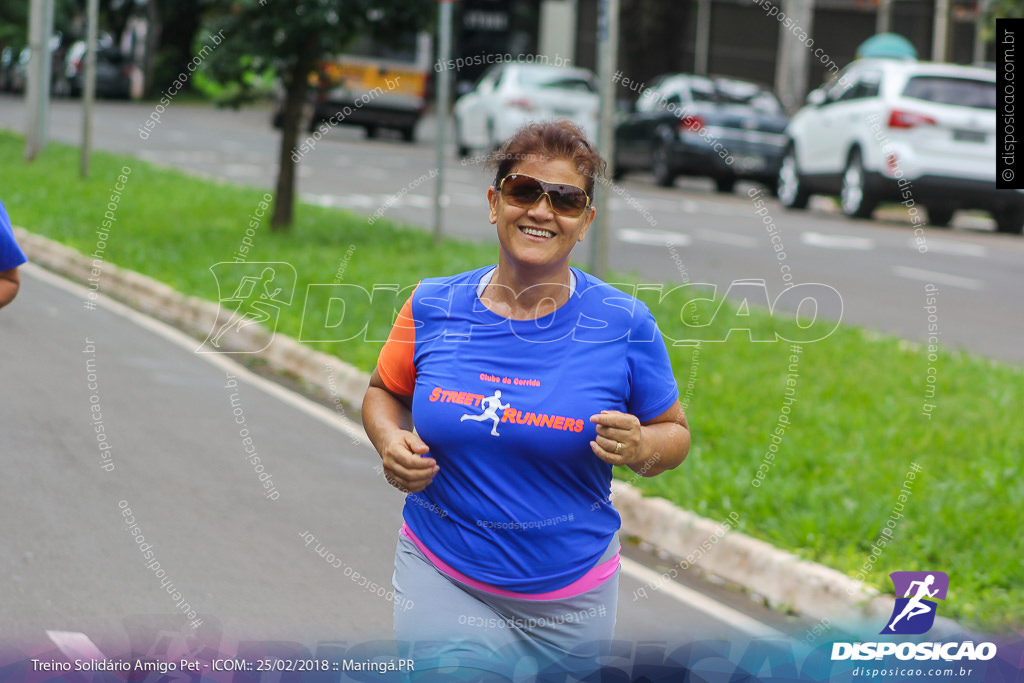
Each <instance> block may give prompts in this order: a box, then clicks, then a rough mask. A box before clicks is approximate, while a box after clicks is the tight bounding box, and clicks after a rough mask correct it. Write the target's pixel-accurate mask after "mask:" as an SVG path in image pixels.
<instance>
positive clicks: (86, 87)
mask: <svg viewBox="0 0 1024 683" xmlns="http://www.w3.org/2000/svg"><path fill="white" fill-rule="evenodd" d="M99 5H100V3H99V0H89V7H88V10H87V12H86V22H87V24H86V29H85V41H86V48H85V83H84V84H83V87H82V177H83V178H88V177H89V154H90V152H92V109H93V104H94V103H95V101H96V24H97V22H98V21H99Z"/></svg>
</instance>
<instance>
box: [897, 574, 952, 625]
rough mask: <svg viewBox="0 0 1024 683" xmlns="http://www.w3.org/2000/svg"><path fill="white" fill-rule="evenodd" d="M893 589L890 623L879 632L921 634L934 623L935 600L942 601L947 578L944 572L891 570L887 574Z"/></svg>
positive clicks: (944, 597) (936, 606)
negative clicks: (894, 601) (893, 600)
mask: <svg viewBox="0 0 1024 683" xmlns="http://www.w3.org/2000/svg"><path fill="white" fill-rule="evenodd" d="M889 576H890V578H892V585H893V587H894V588H895V589H896V595H897V596H902V597H897V598H896V604H895V605H894V606H893V608H892V616H891V617H889V623H888V624H887V625H886V627H885V628H884V629H882V631H881V633H882V634H886V635H890V634H894V633H896V634H900V635H920V634H922V633H926V632H927V631H928V629H930V628H931V627H932V624H934V623H935V612H936V609H937V608H938V603H936V602H935V600H945V599H946V591H947V590H949V577H948V576H946V574H945V572H893V573H892V574H890V575H889Z"/></svg>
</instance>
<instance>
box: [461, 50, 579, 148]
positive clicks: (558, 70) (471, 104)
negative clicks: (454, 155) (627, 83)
mask: <svg viewBox="0 0 1024 683" xmlns="http://www.w3.org/2000/svg"><path fill="white" fill-rule="evenodd" d="M453 112H454V114H455V145H456V148H457V149H458V153H459V157H460V158H461V157H466V156H469V152H470V150H471V149H484V150H487V151H488V152H489V151H492V150H496V149H498V148H499V147H500V146H501V144H502V143H503V142H504V141H505V140H507V139H508V138H509V137H511V136H512V134H513V133H514V132H515V131H516V129H518V128H519V127H521V126H523V125H524V124H527V123H530V122H531V121H541V120H547V119H569V120H571V121H574V122H575V123H577V124H579V125H580V126H581V127H582V128H583V131H584V132H585V133H586V134H587V137H588V138H589V139H591V140H596V136H597V112H598V95H597V82H596V81H595V79H594V74H593V73H591V72H590V71H588V70H587V69H576V68H568V67H561V66H550V65H544V64H529V63H524V62H505V63H501V64H495V65H494V66H493V67H491V68H490V69H488V70H487V71H486V72H485V73H484V74H483V76H481V77H480V80H479V81H477V84H476V87H475V88H474V89H473V90H471V91H470V92H468V93H466V94H465V95H463V96H462V97H460V98H459V100H458V101H457V102H456V103H455V107H454V109H453Z"/></svg>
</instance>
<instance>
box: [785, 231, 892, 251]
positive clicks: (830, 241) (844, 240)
mask: <svg viewBox="0 0 1024 683" xmlns="http://www.w3.org/2000/svg"><path fill="white" fill-rule="evenodd" d="M800 241H801V242H803V243H804V244H806V245H808V246H811V247H821V248H822V249H858V250H861V251H866V250H868V249H874V248H875V241H874V240H873V239H871V238H870V237H855V236H853V235H825V234H823V233H820V232H802V233H800Z"/></svg>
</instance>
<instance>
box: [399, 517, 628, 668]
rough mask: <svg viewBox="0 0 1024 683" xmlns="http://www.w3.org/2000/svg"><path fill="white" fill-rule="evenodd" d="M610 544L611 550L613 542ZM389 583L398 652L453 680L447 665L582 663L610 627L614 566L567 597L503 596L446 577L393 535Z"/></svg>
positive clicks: (616, 590)
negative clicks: (584, 589) (610, 573)
mask: <svg viewBox="0 0 1024 683" xmlns="http://www.w3.org/2000/svg"><path fill="white" fill-rule="evenodd" d="M613 546H614V549H615V551H617V550H618V539H616V540H615V542H614V543H613ZM611 556H614V554H613V555H611ZM392 583H393V584H394V587H395V640H396V641H398V645H399V648H400V652H401V653H402V656H404V657H409V658H411V659H413V660H414V661H415V665H414V669H413V671H414V672H424V671H426V670H437V669H444V670H446V671H448V672H449V673H448V674H447V675H448V676H449V677H450V680H457V679H458V676H457V675H456V674H455V672H454V670H453V669H464V668H468V669H474V670H479V669H482V670H484V671H491V672H495V673H500V674H501V675H502V676H503V677H505V678H509V679H513V678H519V677H520V676H521V675H527V674H529V673H531V672H536V671H537V670H543V669H545V668H547V667H550V666H552V665H557V666H558V667H560V668H561V667H565V668H568V669H569V670H578V669H580V668H585V667H586V665H587V662H589V661H592V659H593V657H594V656H595V655H596V654H597V646H598V641H602V640H603V641H608V640H611V639H612V636H613V633H614V631H615V610H616V606H617V603H618V595H619V572H618V570H616V572H615V575H614V576H613V577H612V578H611V579H609V580H608V581H605V582H604V583H603V584H601V585H600V586H598V587H596V588H594V589H592V590H589V591H587V592H586V593H582V594H580V595H576V596H573V597H571V598H564V599H560V600H523V599H521V598H509V597H504V596H499V595H492V594H490V593H487V592H484V591H481V590H479V589H477V588H473V587H471V586H467V585H466V584H464V583H461V582H459V581H456V580H455V579H452V578H449V577H448V576H446V575H445V574H443V573H441V572H440V571H438V570H437V568H436V567H434V565H433V564H431V562H430V560H428V559H427V558H426V556H424V555H423V553H422V552H420V550H419V548H417V547H416V545H415V544H414V543H413V542H412V541H411V540H409V539H408V538H406V537H405V536H404V535H403V534H399V537H398V549H397V551H396V553H395V574H394V577H393V578H392ZM399 596H401V599H399ZM438 673H440V672H438ZM439 680H440V679H439Z"/></svg>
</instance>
